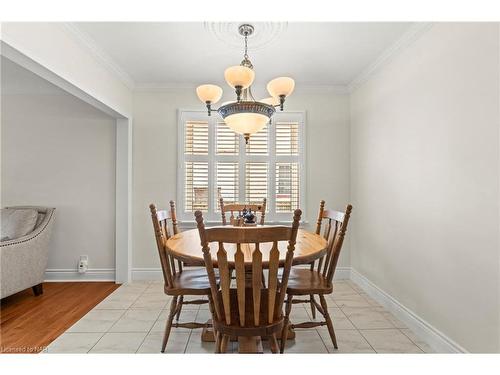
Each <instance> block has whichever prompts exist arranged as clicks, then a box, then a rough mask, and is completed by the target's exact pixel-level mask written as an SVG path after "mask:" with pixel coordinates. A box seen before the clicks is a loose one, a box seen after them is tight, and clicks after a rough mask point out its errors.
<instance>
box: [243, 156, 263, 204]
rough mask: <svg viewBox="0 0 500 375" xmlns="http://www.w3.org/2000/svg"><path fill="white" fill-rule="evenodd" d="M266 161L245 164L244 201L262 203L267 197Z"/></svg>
mask: <svg viewBox="0 0 500 375" xmlns="http://www.w3.org/2000/svg"><path fill="white" fill-rule="evenodd" d="M267 185H268V181H267V163H264V162H249V163H246V164H245V196H246V203H249V204H250V203H255V204H259V203H262V200H263V199H264V198H267Z"/></svg>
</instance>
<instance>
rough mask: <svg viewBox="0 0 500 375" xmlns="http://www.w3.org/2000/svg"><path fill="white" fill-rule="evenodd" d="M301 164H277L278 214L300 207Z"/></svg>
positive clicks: (276, 200)
mask: <svg viewBox="0 0 500 375" xmlns="http://www.w3.org/2000/svg"><path fill="white" fill-rule="evenodd" d="M299 189H300V176H299V163H276V194H275V202H276V212H293V211H294V210H295V209H297V208H299V207H300V190H299Z"/></svg>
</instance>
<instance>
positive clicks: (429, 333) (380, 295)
mask: <svg viewBox="0 0 500 375" xmlns="http://www.w3.org/2000/svg"><path fill="white" fill-rule="evenodd" d="M350 276H351V280H352V281H353V282H354V283H356V284H357V285H359V286H360V287H361V288H362V289H363V290H364V291H365V292H366V294H368V295H369V296H370V297H372V298H373V299H374V300H375V301H377V302H378V303H380V304H381V305H382V306H384V307H385V308H386V309H387V310H388V311H389V312H391V313H392V314H393V315H394V316H395V317H396V318H398V319H399V320H401V321H402V322H403V323H405V324H406V325H407V326H408V328H410V329H411V330H412V331H413V333H415V335H417V336H418V337H419V338H421V339H422V340H424V341H425V342H426V343H427V344H429V345H430V346H431V347H432V348H433V349H434V350H436V352H438V353H467V350H466V349H464V348H463V347H462V346H460V345H459V344H457V343H456V342H454V341H453V340H452V339H450V338H449V337H447V336H446V335H445V334H444V333H442V332H441V331H439V330H438V329H437V328H435V327H434V326H432V325H431V324H429V323H428V322H426V321H425V320H424V319H422V318H421V317H419V316H418V315H417V314H415V313H414V312H413V311H411V310H410V309H408V308H407V307H405V306H404V305H402V304H401V303H400V302H399V301H397V300H396V299H395V298H394V297H392V296H391V295H389V294H388V293H386V292H385V291H383V290H382V289H380V288H379V287H378V286H377V285H375V284H374V283H373V282H371V281H370V280H369V279H367V278H366V277H365V276H363V275H362V274H360V273H359V272H358V271H356V270H355V269H353V268H351V270H350Z"/></svg>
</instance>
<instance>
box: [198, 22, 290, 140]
mask: <svg viewBox="0 0 500 375" xmlns="http://www.w3.org/2000/svg"><path fill="white" fill-rule="evenodd" d="M238 31H239V33H240V35H241V36H243V37H244V38H245V53H244V55H243V60H242V61H241V64H240V65H235V66H231V67H229V68H227V69H226V70H225V72H224V78H225V79H226V82H227V84H228V85H229V86H231V87H232V88H233V89H234V90H235V92H236V101H231V102H227V103H223V104H222V105H221V106H220V107H219V108H218V109H213V108H212V105H213V104H215V103H217V102H218V101H219V100H220V99H221V97H222V88H221V87H219V86H217V85H211V84H206V85H201V86H198V87H197V88H196V94H197V95H198V98H199V99H200V100H201V101H202V102H203V103H205V104H206V106H207V109H208V115H209V116H210V115H211V112H218V113H219V115H220V116H221V117H222V118H223V119H224V122H225V123H226V124H227V126H228V127H229V128H231V129H232V130H233V131H234V132H235V133H238V134H243V137H244V138H245V143H248V140H249V139H250V135H252V134H254V133H257V132H258V131H259V130H261V129H262V128H264V126H266V124H267V123H268V122H269V121H270V120H271V117H272V116H273V115H274V113H275V112H276V108H279V109H280V110H281V111H283V105H284V103H285V98H286V97H287V96H289V95H290V94H291V93H292V91H293V89H294V87H295V81H294V80H293V79H292V78H289V77H278V78H275V79H273V80H271V81H270V82H269V83H268V84H267V91H268V92H269V94H270V95H271V96H270V97H269V98H266V99H262V100H258V101H257V100H255V99H254V97H253V95H252V89H251V86H252V83H253V81H254V79H255V72H254V70H253V65H252V62H251V61H250V60H249V59H248V37H249V36H251V35H252V34H253V32H254V27H253V26H252V25H249V24H243V25H240V27H239V28H238Z"/></svg>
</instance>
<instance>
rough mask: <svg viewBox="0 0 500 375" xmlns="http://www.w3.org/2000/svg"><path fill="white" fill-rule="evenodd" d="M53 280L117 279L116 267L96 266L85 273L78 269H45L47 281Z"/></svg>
mask: <svg viewBox="0 0 500 375" xmlns="http://www.w3.org/2000/svg"><path fill="white" fill-rule="evenodd" d="M51 281H115V269H114V268H94V269H89V270H88V271H87V272H85V273H78V271H77V270H76V269H71V268H69V269H48V270H46V271H45V282H51Z"/></svg>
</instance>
